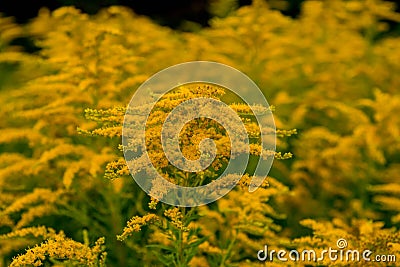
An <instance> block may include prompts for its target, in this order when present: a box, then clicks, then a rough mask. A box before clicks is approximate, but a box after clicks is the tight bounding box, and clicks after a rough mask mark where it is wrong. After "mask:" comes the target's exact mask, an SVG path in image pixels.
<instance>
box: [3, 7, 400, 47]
mask: <svg viewBox="0 0 400 267" xmlns="http://www.w3.org/2000/svg"><path fill="white" fill-rule="evenodd" d="M215 1H218V0H142V1H140V0H86V1H80V0H30V1H29V2H28V1H26V0H0V13H2V14H3V16H11V17H14V18H15V21H16V22H17V23H20V24H24V23H26V22H28V21H29V20H30V19H32V18H34V17H36V16H37V14H38V12H39V9H40V8H42V7H47V8H48V9H50V10H55V9H57V8H59V7H62V6H71V5H72V6H75V7H76V8H78V9H80V10H82V11H83V12H84V13H88V14H96V13H97V12H98V11H99V10H100V9H102V8H105V7H108V6H112V5H121V6H127V7H129V8H131V9H132V10H133V11H134V12H135V13H136V14H139V15H145V16H148V17H150V18H152V19H153V20H154V21H155V22H156V23H158V24H160V25H163V26H168V27H171V28H173V29H177V30H183V31H185V30H186V29H185V27H182V25H184V23H185V22H187V21H190V22H194V23H196V24H197V25H198V26H196V27H208V26H209V24H208V22H209V20H210V19H211V18H212V17H213V14H212V12H210V5H212V3H215ZM264 1H266V2H267V3H268V4H269V5H270V7H271V8H273V9H278V10H280V11H281V12H282V13H283V14H284V15H286V16H290V17H292V18H296V17H297V16H298V15H299V14H300V13H301V6H302V3H303V2H304V1H305V0H264ZM387 1H390V2H394V3H396V4H397V8H396V9H397V12H400V4H399V3H398V2H399V1H398V0H387ZM251 3H252V0H237V7H241V6H245V5H250V4H251ZM387 22H388V24H389V29H388V31H386V32H383V33H382V34H381V35H379V36H378V37H377V39H379V38H381V37H384V36H386V35H400V24H399V23H395V22H393V21H387ZM12 45H18V46H22V47H24V50H25V52H28V53H34V52H36V51H38V50H39V48H38V47H36V46H35V45H34V44H33V42H32V41H31V40H30V38H29V37H21V38H16V39H15V40H13V41H12Z"/></svg>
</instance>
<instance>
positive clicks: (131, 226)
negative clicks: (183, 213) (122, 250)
mask: <svg viewBox="0 0 400 267" xmlns="http://www.w3.org/2000/svg"><path fill="white" fill-rule="evenodd" d="M158 219H159V218H158V216H157V215H155V214H151V213H150V214H147V215H145V216H143V217H139V216H134V217H133V218H132V219H130V220H129V221H128V223H127V225H126V227H125V228H124V231H123V232H122V234H121V235H118V236H117V238H118V240H120V241H123V240H125V239H126V238H128V237H129V236H131V235H132V234H133V233H134V232H139V231H140V230H141V228H142V227H143V226H145V225H147V224H149V223H153V222H155V221H157V220H158Z"/></svg>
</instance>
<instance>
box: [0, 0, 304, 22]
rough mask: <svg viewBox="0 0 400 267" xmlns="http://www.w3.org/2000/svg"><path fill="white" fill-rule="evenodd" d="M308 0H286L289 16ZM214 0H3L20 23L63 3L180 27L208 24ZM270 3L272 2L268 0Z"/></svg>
mask: <svg viewBox="0 0 400 267" xmlns="http://www.w3.org/2000/svg"><path fill="white" fill-rule="evenodd" d="M303 1H304V0H286V1H283V2H287V8H286V10H283V11H282V12H283V13H284V14H285V15H288V16H291V17H296V16H297V15H298V14H299V12H300V8H301V3H302V2H303ZM211 2H212V0H190V1H188V0H169V1H166V0H142V1H139V0H88V1H79V0H31V1H26V0H14V1H13V0H2V1H0V12H1V13H3V14H5V15H6V16H12V17H15V18H16V21H17V22H18V23H25V22H27V21H28V20H29V19H31V18H34V17H35V16H36V15H37V13H38V11H39V9H40V8H41V7H48V8H49V9H50V10H54V9H57V8H59V7H61V6H67V5H73V6H75V7H77V8H79V9H81V10H82V11H83V12H85V13H89V14H95V13H97V11H98V10H100V9H101V8H104V7H107V6H112V5H122V6H128V7H130V8H132V9H133V10H134V11H135V13H137V14H141V15H146V16H149V17H151V18H153V19H154V20H155V21H157V22H158V23H160V24H161V25H165V26H169V27H172V28H177V27H179V25H181V23H182V21H192V22H196V23H199V24H200V25H202V26H203V27H204V26H208V20H209V19H210V18H211V14H210V12H209V5H210V3H211ZM251 2H252V1H251V0H239V1H238V5H239V6H244V5H250V4H251ZM267 2H269V1H267ZM275 2H276V1H275Z"/></svg>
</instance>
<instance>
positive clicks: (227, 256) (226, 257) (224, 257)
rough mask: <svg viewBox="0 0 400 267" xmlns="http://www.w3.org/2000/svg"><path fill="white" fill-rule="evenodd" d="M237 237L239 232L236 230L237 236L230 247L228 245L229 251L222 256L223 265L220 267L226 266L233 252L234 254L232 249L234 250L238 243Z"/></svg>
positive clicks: (235, 235)
mask: <svg viewBox="0 0 400 267" xmlns="http://www.w3.org/2000/svg"><path fill="white" fill-rule="evenodd" d="M237 235H238V230H237V229H236V231H235V234H234V236H233V238H232V240H231V242H230V243H229V245H228V248H227V250H226V253H224V255H223V256H222V260H221V264H220V265H219V266H220V267H224V266H225V262H226V261H227V260H228V258H229V257H230V255H231V252H232V249H233V246H234V245H235V243H236V239H237Z"/></svg>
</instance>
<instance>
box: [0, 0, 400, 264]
mask: <svg viewBox="0 0 400 267" xmlns="http://www.w3.org/2000/svg"><path fill="white" fill-rule="evenodd" d="M227 2H229V1H227ZM220 13H223V15H221V16H220V17H219V18H217V17H216V18H214V19H212V21H211V22H210V24H211V27H208V28H204V29H201V30H199V29H196V28H194V29H193V31H188V32H180V31H174V30H171V29H169V28H165V27H161V26H159V25H157V24H155V23H154V22H152V21H151V20H149V19H148V18H146V17H142V16H138V15H136V14H134V13H133V12H132V11H131V10H128V9H126V8H123V7H109V8H107V9H104V10H102V11H100V12H99V13H98V14H96V15H91V16H89V15H87V14H83V13H81V12H80V11H79V10H77V9H75V8H73V7H63V8H60V9H58V10H55V11H53V12H49V11H48V10H46V9H42V10H41V11H40V13H39V14H38V16H37V17H36V18H35V19H34V20H32V21H31V22H29V23H28V24H26V25H17V24H15V23H14V22H13V20H12V18H8V17H0V106H1V109H0V114H1V121H0V152H1V154H0V267H1V266H41V265H44V266H106V265H107V266H265V265H268V266H305V265H307V264H308V265H311V266H313V265H317V264H319V265H324V266H330V265H335V266H348V265H349V262H345V261H332V260H331V259H329V258H328V257H325V258H324V259H322V260H321V261H319V262H315V261H312V259H311V260H308V261H307V260H305V261H297V262H293V261H290V260H289V261H287V262H284V261H280V260H278V259H276V258H274V260H273V261H272V262H271V261H268V260H267V261H266V262H263V261H260V260H259V259H258V252H259V251H260V250H263V249H264V247H265V246H266V245H268V250H270V251H271V250H275V251H278V250H286V251H290V250H293V249H297V250H298V251H301V250H304V249H314V250H315V251H317V252H321V251H322V250H324V249H327V248H328V247H332V248H333V249H337V248H338V246H337V245H338V244H337V241H338V240H339V239H345V241H346V242H347V243H346V248H348V249H352V250H355V249H358V250H359V251H362V250H370V251H372V256H371V259H372V258H373V257H374V256H375V255H394V256H395V257H396V259H397V266H398V265H400V230H399V228H400V116H399V114H400V90H399V89H400V78H399V75H398V74H399V73H400V35H399V32H398V31H397V32H396V31H394V30H391V31H389V27H394V26H393V25H398V23H400V14H399V13H396V12H395V11H394V6H393V5H392V4H391V3H389V2H385V1H381V0H367V1H339V0H337V1H324V2H322V1H321V2H319V1H305V2H304V3H303V8H302V13H301V15H300V16H299V17H298V18H295V19H292V18H289V17H286V16H284V15H282V14H281V13H280V12H279V11H276V10H272V9H270V8H269V7H268V6H267V5H266V4H265V2H264V1H261V0H254V1H253V4H252V5H250V6H245V7H242V8H240V9H238V10H235V11H231V12H222V11H221V12H220ZM391 29H392V28H391ZM397 29H398V28H397ZM26 36H29V37H30V38H31V39H33V40H34V42H35V45H36V46H37V47H39V48H40V50H39V51H38V52H36V53H26V52H24V51H23V50H22V49H21V48H20V47H18V46H15V45H13V42H12V41H13V40H15V39H16V38H20V37H26ZM194 60H208V61H216V62H220V63H224V64H227V65H229V66H232V67H234V68H237V69H238V70H240V71H242V72H244V73H245V74H246V75H248V76H249V77H250V78H251V79H252V80H253V81H254V82H255V83H256V84H257V85H258V86H259V87H260V88H261V90H262V91H263V93H264V95H265V96H266V98H267V99H268V101H269V103H270V104H272V105H273V106H274V109H271V110H272V112H273V114H274V119H275V123H276V126H277V130H276V135H277V152H276V153H275V161H274V163H273V167H272V169H271V171H270V173H269V177H268V178H267V179H266V181H265V183H264V184H263V185H262V188H259V189H258V190H257V191H255V192H254V193H250V192H248V190H247V186H248V185H249V176H248V175H244V176H243V177H242V179H241V180H240V183H239V184H238V186H237V187H235V189H234V190H233V191H231V192H230V193H229V194H228V195H226V196H225V197H223V198H221V199H219V200H218V201H216V202H214V203H212V204H209V205H206V206H201V207H195V208H184V207H173V206H169V205H166V204H163V203H159V202H158V201H157V200H156V199H152V198H150V197H149V196H147V194H146V193H145V192H144V191H142V189H141V188H140V187H139V186H138V185H137V184H136V183H135V181H134V180H133V179H132V177H131V176H130V174H129V171H128V167H127V164H126V162H125V159H124V157H123V153H122V150H123V147H122V145H121V134H122V132H121V129H122V121H123V116H124V114H125V111H126V106H127V105H128V103H129V100H130V98H131V97H132V94H133V93H134V91H135V89H137V88H138V87H139V86H140V84H141V83H143V82H144V81H145V80H146V79H147V78H149V77H150V76H151V75H153V74H154V73H156V72H157V71H160V70H162V69H164V68H166V67H169V66H171V65H174V64H177V63H182V62H187V61H194ZM197 95H202V96H204V95H206V96H208V97H214V98H217V99H219V98H222V97H223V95H224V92H223V91H221V89H220V88H211V89H209V88H208V89H205V88H204V87H201V86H200V87H198V88H197V89H196V88H178V89H177V91H176V92H174V94H173V95H170V96H168V95H167V96H166V97H165V99H163V103H162V105H163V106H160V107H159V110H156V111H157V112H155V113H154V115H153V117H151V118H150V119H153V120H154V121H157V120H160V118H165V116H166V115H165V114H164V113H165V112H167V111H168V110H169V109H170V108H171V107H170V105H172V103H176V102H179V101H183V100H185V99H190V98H193V97H195V96H197ZM232 107H233V108H234V109H235V110H236V111H237V112H239V113H242V114H245V115H244V116H250V117H251V115H252V114H250V113H249V110H248V108H247V107H246V106H243V105H239V104H236V105H232ZM154 121H153V122H154ZM244 121H246V122H247V124H246V129H247V130H248V132H251V133H252V137H253V138H254V139H257V138H258V136H259V133H258V132H257V130H254V129H257V127H254V125H253V124H254V123H253V122H252V120H251V119H248V120H244ZM149 125H150V126H149V133H148V136H149V138H150V137H152V136H156V134H157V132H158V131H159V125H158V124H157V123H153V124H151V123H150V124H149ZM215 128H217V129H218V125H215V124H214V123H213V122H212V121H208V120H199V121H194V122H192V123H191V124H189V125H188V127H187V128H185V130H186V131H187V133H183V134H182V136H183V139H184V143H185V144H186V146H185V147H184V149H183V150H184V151H183V153H186V154H187V155H188V156H189V157H194V158H195V157H196V156H198V155H197V154H196V153H197V152H198V151H197V150H196V147H197V145H198V141H192V139H191V138H192V136H197V137H196V138H197V139H196V140H201V139H202V138H204V137H210V136H211V137H212V138H214V139H216V140H217V148H218V151H219V152H220V154H218V155H219V156H218V157H217V158H216V161H215V162H213V164H212V166H211V168H210V169H207V170H206V171H204V172H201V173H199V174H196V175H193V174H192V175H188V174H187V173H180V172H176V171H174V170H173V169H171V168H170V167H171V166H170V165H169V164H168V162H167V161H166V160H165V158H164V157H163V156H162V153H161V152H162V151H160V150H161V148H160V147H159V146H157V144H153V143H152V141H151V142H150V141H148V142H149V143H151V144H153V146H152V149H153V150H152V152H153V153H152V157H153V158H152V159H153V161H155V162H156V163H157V164H159V168H160V171H161V172H163V176H164V177H165V178H166V179H168V180H170V181H173V182H175V183H184V184H185V185H192V186H193V185H198V184H199V181H202V182H203V181H204V182H205V181H207V180H210V179H213V178H214V177H215V176H216V175H217V174H218V173H219V172H220V169H221V168H223V167H224V166H225V165H226V163H227V162H228V161H229V153H228V152H227V151H225V150H226V149H227V148H229V146H227V143H228V142H227V140H226V139H225V137H224V132H223V130H219V129H218V130H215ZM213 129H214V130H213ZM185 138H186V139H185ZM149 140H150V139H149ZM151 140H153V139H151ZM196 142H197V143H196ZM259 155H260V148H259V147H258V146H257V144H253V145H252V149H251V156H250V157H251V158H252V159H253V160H254V159H256V158H257V157H258V156H259ZM251 162H252V161H250V165H251ZM250 167H251V166H250ZM250 169H251V168H250ZM199 179H200V180H199ZM351 265H352V266H387V265H391V266H396V263H394V262H391V263H387V262H386V263H385V262H378V261H372V260H371V261H369V262H366V261H362V260H361V261H360V262H352V263H351Z"/></svg>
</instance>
